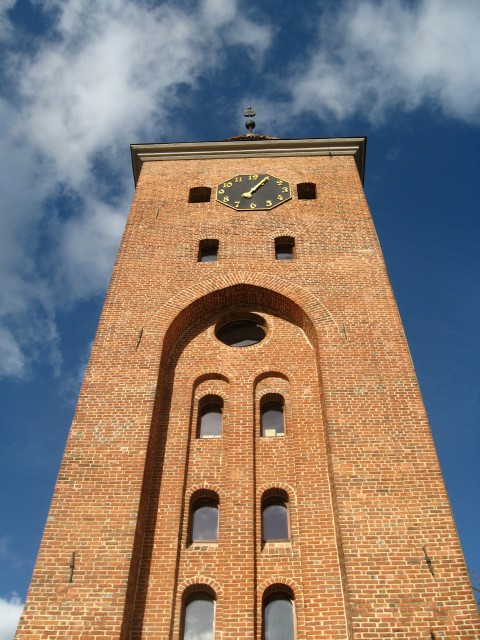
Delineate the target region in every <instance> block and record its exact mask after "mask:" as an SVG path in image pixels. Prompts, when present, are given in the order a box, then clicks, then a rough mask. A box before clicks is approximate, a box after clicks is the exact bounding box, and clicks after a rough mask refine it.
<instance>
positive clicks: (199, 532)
mask: <svg viewBox="0 0 480 640" xmlns="http://www.w3.org/2000/svg"><path fill="white" fill-rule="evenodd" d="M190 540H191V542H217V540H218V498H217V497H216V496H215V497H214V495H208V496H206V497H200V498H197V499H196V500H194V501H193V502H192V509H191V524H190Z"/></svg>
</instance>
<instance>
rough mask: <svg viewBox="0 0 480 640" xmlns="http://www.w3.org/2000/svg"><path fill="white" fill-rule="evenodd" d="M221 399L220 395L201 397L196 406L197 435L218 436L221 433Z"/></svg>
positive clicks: (205, 436)
mask: <svg viewBox="0 0 480 640" xmlns="http://www.w3.org/2000/svg"><path fill="white" fill-rule="evenodd" d="M222 417H223V399H222V398H221V397H220V396H206V397H205V398H202V400H201V401H200V403H199V407H198V437H199V438H219V437H220V436H221V435H222Z"/></svg>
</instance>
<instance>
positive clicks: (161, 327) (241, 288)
mask: <svg viewBox="0 0 480 640" xmlns="http://www.w3.org/2000/svg"><path fill="white" fill-rule="evenodd" d="M221 305H223V306H225V305H227V306H228V305H233V306H235V308H241V307H243V308H246V307H249V306H250V307H256V308H263V309H265V310H272V311H274V312H275V313H277V314H278V315H280V316H282V317H285V318H287V319H288V320H290V321H291V322H293V323H294V324H296V325H298V326H299V327H300V328H302V329H303V330H304V331H305V333H306V335H307V336H308V338H309V339H310V340H311V341H312V343H313V344H314V345H315V346H316V345H317V344H318V341H319V340H324V339H328V338H327V336H329V337H330V338H331V339H332V338H333V339H339V338H340V330H339V324H338V323H337V321H336V320H335V318H334V317H333V315H332V314H331V312H330V311H329V310H328V308H327V307H326V306H325V304H324V303H323V302H322V301H321V300H319V299H318V298H317V297H316V296H314V295H313V294H312V293H310V292H309V291H308V290H307V289H305V288H303V287H300V286H298V285H296V284H295V283H292V282H290V281H288V280H285V279H282V278H277V277H275V276H270V275H265V274H257V273H251V272H238V273H230V274H227V275H224V276H220V277H216V278H213V279H211V280H206V281H204V282H201V283H198V284H196V285H195V286H192V287H189V288H188V289H184V290H182V291H180V292H179V293H177V294H176V295H175V296H173V297H172V298H170V300H169V301H168V302H166V303H165V304H163V305H162V307H161V308H160V309H157V310H155V311H154V312H151V313H150V315H149V316H148V317H147V318H146V319H145V323H144V325H143V330H142V342H141V344H140V347H139V348H138V350H137V352H138V353H139V354H140V353H141V352H142V346H143V345H146V344H147V343H148V342H149V341H150V340H154V341H156V342H157V343H158V344H159V346H160V344H161V342H162V341H163V349H162V351H163V353H165V351H167V352H169V351H170V348H171V347H172V346H173V344H174V343H175V341H176V339H177V337H178V336H180V335H181V334H182V333H183V332H184V331H185V330H186V329H187V328H188V327H190V326H192V324H194V323H195V322H196V321H198V320H199V319H201V318H205V317H206V316H208V315H211V314H212V315H213V314H214V313H215V312H218V309H219V308H221ZM166 327H168V329H167V330H165V328H166Z"/></svg>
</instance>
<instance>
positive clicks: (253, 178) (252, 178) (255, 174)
mask: <svg viewBox="0 0 480 640" xmlns="http://www.w3.org/2000/svg"><path fill="white" fill-rule="evenodd" d="M248 179H249V180H258V173H254V174H252V175H251V176H248Z"/></svg>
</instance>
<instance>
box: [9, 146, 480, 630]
mask: <svg viewBox="0 0 480 640" xmlns="http://www.w3.org/2000/svg"><path fill="white" fill-rule="evenodd" d="M239 173H272V174H274V175H276V176H279V177H281V178H282V179H284V180H288V181H290V182H291V184H292V187H293V193H294V197H293V199H292V200H291V201H289V202H286V203H284V204H282V205H281V206H279V207H277V208H275V209H273V210H272V211H269V212H268V211H267V212H265V211H255V212H247V213H241V212H238V211H234V210H232V209H229V208H227V207H224V206H223V205H221V204H218V203H216V202H214V201H213V199H212V201H211V202H210V203H196V204H189V203H188V202H187V200H188V190H189V187H191V186H202V185H207V186H211V187H214V186H215V185H216V184H217V183H218V182H220V181H222V180H225V179H227V178H229V177H231V176H234V175H236V174H239ZM301 182H314V183H316V185H317V199H316V200H298V199H297V197H296V190H295V188H294V185H296V184H298V183H301ZM277 236H292V237H294V238H295V247H296V257H295V259H294V260H292V261H276V260H275V256H274V238H275V237H277ZM204 238H217V239H218V240H219V243H220V244H219V255H218V258H219V259H218V262H215V263H198V262H197V254H198V243H199V241H200V240H201V239H204ZM238 309H241V310H243V311H245V312H246V311H248V312H255V313H257V314H259V315H261V316H262V317H263V318H265V320H266V323H267V327H268V332H267V338H266V339H265V340H264V341H263V342H261V343H259V344H258V345H255V346H252V347H248V348H245V349H236V348H231V347H227V346H225V345H223V344H222V343H220V342H219V341H218V340H216V338H215V336H214V334H213V329H214V326H215V324H216V323H217V322H218V321H219V320H221V319H222V318H224V317H226V316H227V315H228V314H231V313H232V312H235V311H236V310H238ZM142 328H143V333H142V335H141V340H140V343H139V345H138V348H137V340H138V337H139V335H140V330H141V329H142ZM271 392H275V393H281V394H282V395H283V396H284V397H285V401H286V407H285V410H286V434H285V437H283V438H274V439H270V438H261V437H260V426H259V402H260V398H261V396H262V395H263V394H265V393H271ZM207 393H215V394H218V395H220V396H222V397H223V398H224V402H225V406H224V414H223V415H224V429H223V435H222V438H221V439H207V440H198V439H196V437H195V435H196V419H197V418H196V416H197V410H198V400H199V398H200V397H202V396H203V395H205V394H207ZM272 487H278V488H282V489H283V490H284V491H286V492H287V494H288V496H289V515H290V526H291V541H290V542H282V543H268V544H266V545H264V544H262V542H261V527H260V515H261V514H260V502H261V495H262V493H263V492H264V491H266V490H268V489H269V488H272ZM201 489H208V490H211V491H214V492H216V493H217V494H218V496H219V501H220V527H219V540H218V543H216V544H212V543H210V544H206V545H188V514H189V501H190V496H191V495H192V494H193V492H194V491H196V490H201ZM424 545H425V547H426V549H427V551H428V554H429V556H430V557H431V558H432V561H433V567H434V575H432V574H431V573H430V571H429V568H428V566H427V564H426V562H425V556H424V551H423V546H424ZM72 552H75V553H76V568H75V571H74V579H73V582H72V583H68V573H69V570H68V563H69V559H70V554H71V553H72ZM276 582H281V583H284V584H286V585H289V587H290V588H291V590H292V591H293V593H294V596H295V612H296V620H297V636H298V639H299V640H300V639H303V638H310V639H317V638H318V639H320V638H325V639H326V638H329V639H330V640H335V639H337V640H340V639H342V640H344V639H345V638H346V637H349V638H358V639H359V640H360V639H361V640H363V639H369V640H375V639H377V638H378V640H380V639H382V640H385V638H395V639H397V638H398V639H411V640H414V639H415V640H419V639H421V638H425V639H426V640H429V639H430V638H431V637H432V636H431V630H432V631H433V632H434V633H435V634H436V636H435V637H437V638H450V639H452V640H453V639H457V638H461V639H464V640H467V639H468V640H472V638H476V637H477V638H480V627H479V623H478V616H477V613H476V607H475V603H474V599H473V597H472V593H471V589H470V586H469V580H468V574H467V571H466V568H465V565H464V562H463V558H462V553H461V549H460V546H459V542H458V539H457V535H456V531H455V527H454V523H453V520H452V516H451V513H450V508H449V504H448V499H447V496H446V493H445V489H444V486H443V481H442V477H441V473H440V470H439V467H438V462H437V458H436V454H435V450H434V446H433V443H432V439H431V434H430V431H429V427H428V423H427V419H426V416H425V412H424V408H423V404H422V400H421V395H420V392H419V389H418V385H417V381H416V378H415V373H414V370H413V366H412V363H411V360H410V356H409V352H408V348H407V345H406V342H405V338H404V335H403V330H402V326H401V322H400V319H399V317H398V313H397V309H396V305H395V300H394V298H393V294H392V291H391V288H390V285H389V281H388V276H387V274H386V270H385V266H384V263H383V258H382V255H381V251H380V248H379V245H378V241H377V238H376V234H375V231H374V229H373V225H372V222H371V219H370V214H369V211H368V207H367V205H366V202H365V198H364V195H363V190H362V187H361V184H360V180H359V176H358V171H357V168H356V165H355V163H354V161H353V159H352V157H349V156H333V157H328V156H325V157H310V156H307V157H283V158H282V157H277V158H259V157H257V158H243V159H238V158H237V159H225V158H224V159H203V160H197V161H189V160H178V161H170V162H151V163H147V164H145V165H144V167H143V170H142V174H141V177H140V180H139V183H138V187H137V191H136V194H135V198H134V202H133V205H132V209H131V212H130V216H129V219H128V222H127V227H126V230H125V234H124V237H123V240H122V244H121V247H120V251H119V254H118V258H117V262H116V265H115V269H114V272H113V276H112V281H111V284H110V287H109V291H108V294H107V298H106V302H105V308H104V311H103V314H102V318H101V320H100V324H99V328H98V333H97V337H96V340H95V343H94V347H93V351H92V356H91V360H90V363H89V367H88V369H87V373H86V376H85V381H84V383H83V386H82V390H81V393H80V397H79V402H78V406H77V411H76V415H75V419H74V423H73V425H72V430H71V434H70V437H69V440H68V444H67V448H66V452H65V457H64V460H63V463H62V467H61V471H60V475H59V479H58V483H57V487H56V491H55V496H54V499H53V503H52V508H51V512H50V515H49V519H48V522H47V525H46V529H45V535H44V539H43V542H42V546H41V549H40V554H39V558H38V562H37V566H36V569H35V572H34V576H33V580H32V585H31V589H30V592H29V597H28V600H27V605H26V608H25V613H24V616H23V618H22V621H21V624H20V627H19V631H18V634H17V638H18V639H19V640H20V639H24V638H25V639H26V638H28V639H29V640H40V639H42V640H46V639H47V638H48V640H53V639H57V638H82V639H92V640H93V639H100V638H102V639H111V640H113V639H114V638H115V639H119V638H122V639H123V638H124V639H126V638H130V637H131V638H135V639H139V638H152V639H153V638H155V639H157V638H178V634H179V630H180V624H181V601H182V597H183V595H184V593H185V592H186V590H188V589H191V588H192V585H194V584H206V585H209V587H210V588H211V589H213V591H214V592H215V594H216V601H217V602H216V634H217V635H216V637H218V638H222V639H223V640H226V639H227V638H228V639H231V640H234V639H239V638H245V639H246V638H254V637H257V638H260V634H261V600H262V595H263V593H264V591H265V590H266V589H267V588H268V587H269V585H271V584H272V583H276Z"/></svg>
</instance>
